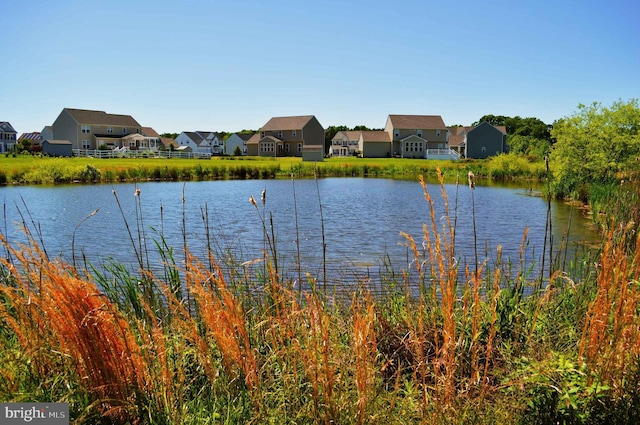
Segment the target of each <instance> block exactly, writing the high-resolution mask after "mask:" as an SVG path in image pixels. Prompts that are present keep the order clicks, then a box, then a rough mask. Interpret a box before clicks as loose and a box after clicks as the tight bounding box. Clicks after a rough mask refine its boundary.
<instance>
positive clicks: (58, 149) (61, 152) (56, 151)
mask: <svg viewBox="0 0 640 425" xmlns="http://www.w3.org/2000/svg"><path fill="white" fill-rule="evenodd" d="M42 153H43V154H45V155H49V156H72V155H73V148H72V145H71V142H70V141H68V140H49V139H47V140H45V141H44V142H42Z"/></svg>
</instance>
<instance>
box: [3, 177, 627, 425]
mask: <svg viewBox="0 0 640 425" xmlns="http://www.w3.org/2000/svg"><path fill="white" fill-rule="evenodd" d="M438 178H439V183H438V184H436V185H435V188H436V189H439V190H440V192H441V194H442V197H443V199H444V201H445V202H444V206H443V207H442V208H443V209H444V212H441V210H440V208H441V207H438V208H436V206H435V202H434V201H433V199H432V197H431V194H430V188H431V186H430V185H429V184H428V183H427V182H426V181H425V180H424V179H421V180H420V184H421V185H422V188H423V192H424V197H425V207H426V209H427V211H428V214H427V217H428V219H427V222H426V223H425V224H424V226H423V232H422V234H421V235H418V236H417V237H416V236H413V235H409V234H405V237H406V241H407V245H408V247H409V250H410V252H411V254H412V256H413V261H412V263H411V266H410V267H407V268H404V269H401V270H390V271H389V275H388V276H385V279H384V281H385V282H387V286H385V288H383V289H384V290H383V291H381V292H380V291H379V290H378V291H376V292H375V295H373V294H374V291H372V290H371V289H372V288H371V282H370V281H369V280H368V279H367V278H366V277H365V276H362V278H361V279H360V282H359V283H358V284H357V285H354V286H352V287H348V288H346V287H345V288H340V290H341V291H340V292H341V293H342V294H344V293H348V294H349V296H348V297H339V296H338V294H337V292H336V293H332V292H331V291H330V290H328V289H326V290H325V288H324V285H323V282H320V285H318V282H316V281H315V280H314V279H313V278H312V277H310V275H308V274H307V275H306V278H305V279H306V281H305V282H300V279H301V274H302V273H298V277H297V282H296V284H295V285H294V282H291V281H288V280H287V279H286V278H285V277H284V274H283V273H281V272H280V271H279V270H278V266H277V264H278V262H277V255H278V250H277V241H276V240H275V238H274V237H273V235H274V232H273V226H275V223H273V221H272V220H270V219H269V217H270V214H269V212H268V208H269V204H268V202H267V198H266V194H263V195H262V197H261V204H260V205H258V202H257V201H256V200H255V199H254V198H253V197H252V204H253V205H254V206H255V209H256V220H260V221H261V223H262V226H263V231H264V235H265V246H264V252H263V256H262V258H260V259H258V260H260V261H259V262H255V261H249V262H247V263H243V264H236V265H235V266H236V268H231V269H230V268H229V267H222V264H221V261H223V259H222V258H221V256H220V255H218V254H217V252H218V251H217V250H216V249H215V247H211V246H209V247H208V249H207V250H206V254H205V255H206V257H204V258H197V257H196V256H195V255H194V254H193V253H192V252H191V251H190V248H191V247H190V246H189V241H188V240H186V239H185V241H184V247H183V248H184V257H183V260H181V261H176V259H175V258H173V255H174V252H173V250H172V249H171V248H170V247H168V246H167V244H166V241H165V240H164V239H163V238H162V235H161V234H160V235H159V240H158V241H157V242H156V248H157V249H158V250H159V251H160V252H161V257H162V258H163V259H164V262H165V266H164V267H165V268H164V271H163V272H162V273H161V274H160V275H155V274H154V273H153V272H152V271H151V270H150V269H149V266H148V264H149V261H148V260H147V257H146V253H145V251H146V250H148V249H149V247H147V246H146V244H145V243H142V242H141V241H142V239H145V238H142V237H141V233H142V232H144V231H145V230H144V228H143V227H144V226H143V223H142V222H141V221H140V220H141V219H140V217H141V215H142V214H136V223H135V224H132V225H129V224H128V225H127V228H128V229H129V232H130V234H129V238H130V240H131V242H132V249H133V250H134V251H136V256H137V258H138V260H139V261H138V265H137V267H136V268H134V269H127V268H125V267H124V266H122V265H119V264H112V265H110V266H109V267H108V270H107V271H106V272H105V271H98V270H95V269H94V270H92V272H91V273H89V272H88V271H86V270H84V269H83V270H79V269H78V268H77V267H75V265H73V266H72V265H69V264H66V263H64V262H62V261H60V260H55V259H50V258H49V257H48V256H47V255H46V253H45V252H44V250H43V249H42V248H41V247H40V243H38V239H37V237H31V238H29V243H28V244H27V245H26V246H14V245H12V244H9V243H8V242H7V241H6V240H5V239H1V240H0V243H2V244H3V247H4V248H5V250H6V252H7V253H8V254H9V255H7V256H6V258H3V259H0V263H1V271H2V275H1V276H2V277H1V279H2V281H1V286H0V322H1V323H0V325H1V326H0V340H1V341H2V344H1V345H0V377H1V378H2V379H1V380H0V398H2V399H3V400H5V401H64V402H69V403H70V407H71V409H70V411H71V415H72V420H74V421H76V422H77V423H146V424H166V423H171V424H179V423H184V424H187V423H218V422H220V423H323V424H328V423H341V424H342V423H347V424H349V423H353V424H365V423H486V424H489V423H557V422H564V423H595V422H598V421H604V420H609V421H610V422H611V421H613V423H625V421H631V420H632V419H635V418H637V414H638V413H640V412H639V410H640V390H638V388H637V385H636V384H637V379H638V378H640V318H639V315H640V295H639V291H640V286H639V285H638V280H639V276H638V274H639V269H638V267H639V264H640V254H638V253H639V252H640V245H638V244H640V239H638V238H637V237H636V236H635V235H634V236H633V238H634V241H635V243H636V247H635V249H634V250H633V252H632V255H629V254H628V253H629V252H630V251H629V249H628V246H629V241H628V238H630V237H632V236H631V233H630V232H629V231H627V227H625V228H622V229H621V228H620V227H619V226H611V227H610V228H609V231H608V232H607V233H606V235H605V238H604V239H605V244H604V245H603V248H602V252H601V254H600V256H599V257H598V259H597V268H595V269H594V268H593V267H592V266H590V264H592V263H593V262H594V261H595V260H594V258H591V257H588V256H585V257H576V258H575V259H573V260H572V261H571V262H569V263H570V265H571V267H569V268H567V269H566V270H556V271H554V273H553V274H552V275H551V276H550V277H549V278H544V282H545V285H544V286H542V287H540V286H539V283H540V281H541V279H542V278H540V277H539V276H536V275H532V272H531V269H529V268H527V266H526V265H525V264H524V260H523V254H521V258H520V259H503V258H502V254H501V249H500V247H497V254H496V261H495V263H493V264H488V263H486V262H483V263H478V262H477V261H476V264H475V265H474V266H473V267H471V269H469V268H466V269H465V270H460V262H459V261H458V259H457V258H456V252H455V238H456V229H455V223H456V219H457V214H458V211H457V206H458V200H457V199H454V200H453V203H452V205H454V210H453V211H449V202H450V200H449V199H448V197H447V193H446V192H445V190H444V184H443V183H444V179H445V176H444V174H443V173H438ZM469 190H472V189H469ZM457 193H458V192H457V191H456V196H457ZM116 199H117V198H116ZM141 199H142V197H141V196H140V194H138V201H139V202H141ZM141 207H142V204H140V205H139V206H138V208H140V209H141ZM436 211H438V212H437V213H436ZM206 216H207V215H206V213H205V212H203V220H206ZM442 217H444V219H442ZM123 220H125V221H126V217H124V216H123ZM25 223H27V224H28V220H25ZM25 227H26V226H25ZM205 228H206V229H207V230H206V231H207V232H208V231H209V230H208V229H209V228H208V227H205ZM185 232H186V229H185ZM417 238H419V240H416V239H417ZM205 239H206V240H207V241H212V240H213V238H211V237H209V235H207V237H206V238H205ZM526 240H527V233H526V232H525V234H524V235H523V242H522V246H523V248H522V252H523V251H524V246H525V245H526ZM210 244H211V242H209V245H210ZM476 267H477V269H476ZM256 282H257V283H256ZM416 282H417V284H418V286H417V288H416V287H415V286H413V285H414V284H415V283H416ZM414 289H417V290H414Z"/></svg>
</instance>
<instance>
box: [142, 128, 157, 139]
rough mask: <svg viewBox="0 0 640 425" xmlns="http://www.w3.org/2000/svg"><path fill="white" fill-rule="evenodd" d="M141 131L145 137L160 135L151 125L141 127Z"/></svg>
mask: <svg viewBox="0 0 640 425" xmlns="http://www.w3.org/2000/svg"><path fill="white" fill-rule="evenodd" d="M142 132H143V133H144V135H145V136H147V137H160V135H159V134H158V133H157V132H156V131H155V130H154V129H153V128H151V127H142Z"/></svg>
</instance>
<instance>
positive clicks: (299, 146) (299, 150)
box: [298, 143, 302, 152]
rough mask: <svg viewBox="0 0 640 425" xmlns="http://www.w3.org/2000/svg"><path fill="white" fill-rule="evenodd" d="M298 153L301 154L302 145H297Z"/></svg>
mask: <svg viewBox="0 0 640 425" xmlns="http://www.w3.org/2000/svg"><path fill="white" fill-rule="evenodd" d="M298 152H302V143H298Z"/></svg>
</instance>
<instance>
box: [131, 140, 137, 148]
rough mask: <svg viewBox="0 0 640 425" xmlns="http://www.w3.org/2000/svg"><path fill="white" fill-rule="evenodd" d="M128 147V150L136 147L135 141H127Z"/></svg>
mask: <svg viewBox="0 0 640 425" xmlns="http://www.w3.org/2000/svg"><path fill="white" fill-rule="evenodd" d="M129 147H130V148H135V147H136V141H135V140H129Z"/></svg>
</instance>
